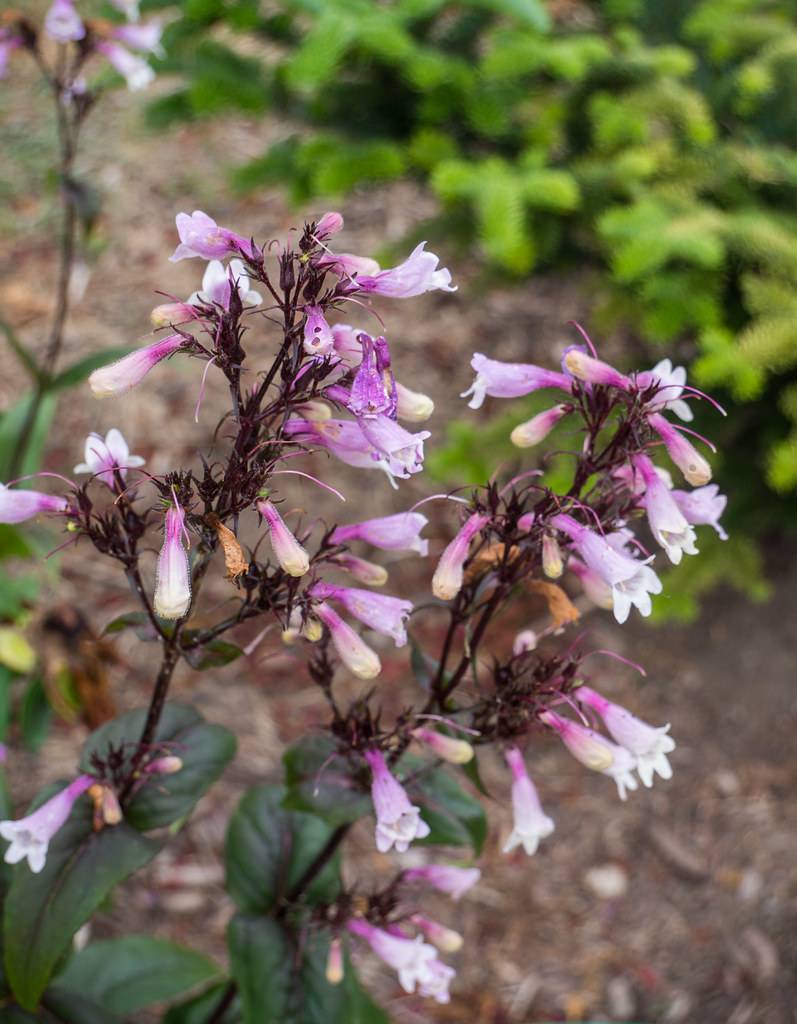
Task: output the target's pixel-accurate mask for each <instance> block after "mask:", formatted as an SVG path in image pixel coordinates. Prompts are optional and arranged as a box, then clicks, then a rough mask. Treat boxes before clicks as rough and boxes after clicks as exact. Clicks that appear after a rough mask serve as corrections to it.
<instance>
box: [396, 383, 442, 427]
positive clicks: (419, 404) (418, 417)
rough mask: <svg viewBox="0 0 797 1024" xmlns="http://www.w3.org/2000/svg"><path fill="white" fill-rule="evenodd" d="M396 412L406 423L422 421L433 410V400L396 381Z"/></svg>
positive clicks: (427, 417) (426, 418)
mask: <svg viewBox="0 0 797 1024" xmlns="http://www.w3.org/2000/svg"><path fill="white" fill-rule="evenodd" d="M396 399H397V403H396V413H397V415H398V418H399V419H400V420H406V421H407V422H408V423H424V422H425V421H426V420H428V419H429V417H430V416H431V415H432V413H433V412H434V402H433V401H432V399H431V398H430V397H429V396H428V395H424V394H423V393H422V392H420V391H411V390H410V389H409V388H406V387H404V385H403V384H399V382H398V381H396Z"/></svg>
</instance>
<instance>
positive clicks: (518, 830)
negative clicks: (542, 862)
mask: <svg viewBox="0 0 797 1024" xmlns="http://www.w3.org/2000/svg"><path fill="white" fill-rule="evenodd" d="M504 756H505V757H506V762H507V764H508V765H509V768H510V771H511V772H512V812H513V815H514V819H515V820H514V824H513V827H512V831H511V833H510V835H509V838H508V839H507V841H506V842H505V843H504V853H510V852H511V851H512V850H514V849H515V847H516V846H522V847H523V849H524V850H525V851H526V853H527V854H528V855H529V857H532V856H534V854H535V853H536V852H537V848H538V847H539V845H540V840H541V839H545V838H546V837H547V836H549V835H550V834H551V833H552V832H553V830H554V823H553V820H552V819H551V818H549V817H548V815H547V814H545V812H544V811H543V809H542V804H541V803H540V798H539V796H538V795H537V789H536V787H535V785H534V783H533V782H532V781H531V779H530V778H529V774H528V772H527V771H526V765H525V762H524V761H523V755H522V754H521V753H520V751H519V750H518V749H517V747H509V748H508V749H507V751H506V753H505V755H504Z"/></svg>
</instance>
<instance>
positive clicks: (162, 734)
mask: <svg viewBox="0 0 797 1024" xmlns="http://www.w3.org/2000/svg"><path fill="white" fill-rule="evenodd" d="M145 718H146V712H145V711H144V710H143V709H139V710H137V711H130V712H128V714H126V715H122V716H121V717H120V718H115V719H114V720H113V721H112V722H107V723H106V724H105V725H103V726H101V727H100V728H99V729H97V730H96V731H95V732H93V733H92V734H91V736H89V738H88V741H87V743H86V746H85V748H84V750H83V756H82V758H81V765H82V770H83V771H92V769H93V767H94V765H95V760H94V759H95V758H97V759H99V761H101V762H102V761H104V760H105V759H106V758H107V756H108V752H109V750H121V751H122V752H123V753H124V754H125V756H126V757H127V758H128V760H129V758H130V757H132V755H133V752H134V751H135V749H136V745H137V743H138V740H139V738H140V736H141V732H142V730H143V728H144V720H145ZM153 746H154V747H155V748H156V749H162V750H163V751H164V753H166V752H168V753H170V754H176V755H177V756H178V757H179V758H180V759H181V760H182V762H183V767H182V768H181V769H180V771H179V772H176V773H175V774H174V775H158V776H153V777H152V778H151V779H150V780H149V781H148V782H146V783H145V784H144V785H142V787H141V788H140V789H139V790H138V792H137V793H136V794H135V796H134V797H133V799H132V800H131V801H130V804H129V806H128V808H127V810H126V811H125V820H126V821H127V822H129V823H130V824H131V825H132V826H133V827H134V828H137V829H140V830H141V831H142V832H146V831H148V830H149V829H152V828H162V827H164V826H166V825H171V824H172V822H175V821H177V820H178V819H180V818H183V817H185V815H186V814H188V812H189V811H190V810H191V809H192V807H193V806H194V805H195V804H196V802H197V800H199V798H200V797H201V796H202V795H203V794H204V793H205V792H206V791H207V790H208V789H209V788H210V786H211V784H212V783H213V782H215V781H216V779H217V778H218V777H219V776H220V775H221V773H222V772H223V771H224V768H225V767H226V766H227V764H229V762H230V761H231V760H232V758H233V756H234V754H235V737H234V736H233V734H232V733H231V732H230V731H229V730H227V729H224V728H223V727H222V726H220V725H210V724H208V723H207V722H206V721H205V720H204V719H203V718H202V716H201V715H200V714H199V712H198V711H196V710H194V708H189V707H185V706H183V705H181V704H167V705H166V707H165V708H164V711H163V715H162V716H161V720H160V724H159V725H158V729H157V732H156V733H155V739H154V741H153Z"/></svg>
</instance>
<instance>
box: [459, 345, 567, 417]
mask: <svg viewBox="0 0 797 1024" xmlns="http://www.w3.org/2000/svg"><path fill="white" fill-rule="evenodd" d="M470 365H471V367H472V368H473V369H474V370H475V371H476V380H474V382H473V383H472V384H471V386H470V387H469V388H468V390H467V391H463V392H462V394H461V395H460V398H467V397H468V395H471V396H472V397H471V400H470V402H468V406H469V407H470V408H471V409H480V408H481V406H482V405H483V404H484V399H485V397H486V396H487V395H490V396H491V397H493V398H519V397H520V396H521V395H530V394H531V393H532V391H539V390H540V388H560V389H561V390H562V391H570V387H571V383H570V378H569V377H568V376H567V375H566V374H564V373H558V372H557V371H556V370H546V369H545V368H544V367H542V366H535V365H534V364H533V363H502V362H499V360H497V359H488V358H487V356H485V355H482V354H481V352H476V353H475V354H474V356H473V358H472V359H471V361H470Z"/></svg>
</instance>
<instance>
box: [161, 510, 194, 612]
mask: <svg viewBox="0 0 797 1024" xmlns="http://www.w3.org/2000/svg"><path fill="white" fill-rule="evenodd" d="M164 533H165V537H164V541H163V547H162V548H161V550H160V554H159V555H158V568H157V577H156V582H155V598H154V601H153V604H154V606H155V612H156V613H157V614H158V615H160V616H161V618H163V619H181V618H182V617H183V616H184V615H185V613H186V612H187V611H188V608H189V606H190V604H191V569H190V566H189V562H188V552H187V551H186V549H185V548H184V547H183V538H184V536H187V534H186V529H185V513H184V512H183V510H182V509H181V508H180V506H179V504H177V503H175V505H174V506H173V507H172V508H170V509H168V511H167V512H166V520H165V524H164Z"/></svg>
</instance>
